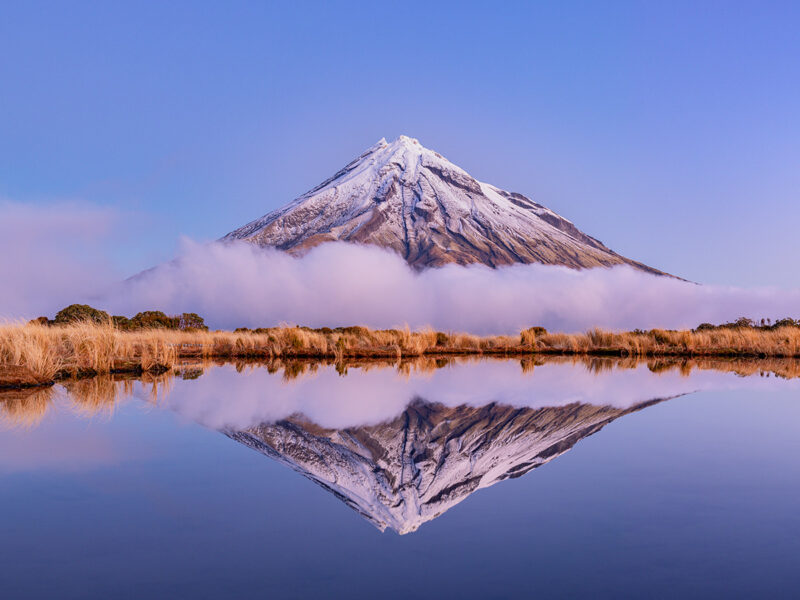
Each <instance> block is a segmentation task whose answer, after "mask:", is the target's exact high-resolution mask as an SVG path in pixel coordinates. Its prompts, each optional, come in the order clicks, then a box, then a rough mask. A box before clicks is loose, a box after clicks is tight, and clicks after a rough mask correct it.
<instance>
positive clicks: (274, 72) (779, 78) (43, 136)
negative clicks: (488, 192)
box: [0, 2, 800, 287]
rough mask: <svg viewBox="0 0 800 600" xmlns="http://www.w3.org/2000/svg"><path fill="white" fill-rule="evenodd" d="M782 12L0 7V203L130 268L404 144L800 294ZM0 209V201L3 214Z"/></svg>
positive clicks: (706, 7) (676, 260)
mask: <svg viewBox="0 0 800 600" xmlns="http://www.w3.org/2000/svg"><path fill="white" fill-rule="evenodd" d="M798 23H800V5H798V4H796V3H785V4H784V3H778V2H772V3H755V2H753V3H742V2H685V3H684V2H669V3H666V2H664V3H655V2H630V3H627V2H625V3H623V2H610V3H600V2H596V3H589V2H547V3H545V2H542V3H532V2H525V3H513V2H505V3H502V4H493V3H483V2H481V3H465V2H458V3H421V2H420V3H377V2H363V3H356V2H336V3H334V2H329V3H322V2H291V3H289V2H287V3H264V2H253V3H234V2H226V3H219V2H218V3H201V2H191V3H179V2H172V3H144V2H137V3H129V4H124V3H119V2H116V3H102V2H80V3H66V2H54V3H39V2H24V3H23V2H18V3H5V4H4V5H3V6H2V8H0V198H2V199H5V200H6V201H10V202H14V203H17V204H20V203H21V204H25V205H28V206H31V207H37V206H38V207H43V209H44V210H48V209H49V208H50V207H52V206H54V205H59V204H63V203H78V204H81V205H89V206H96V207H98V208H99V209H102V210H105V211H108V210H112V211H115V212H116V213H118V214H119V215H120V217H119V219H120V221H121V223H122V224H123V225H124V227H123V228H122V229H123V230H122V232H121V233H118V234H115V235H113V236H112V237H111V239H107V240H105V242H104V244H105V245H104V246H103V252H107V253H108V255H109V256H111V257H113V260H114V261H115V262H116V264H117V265H118V268H119V269H120V272H124V273H125V274H130V273H131V272H135V271H137V270H139V269H142V268H146V267H148V266H151V265H152V264H153V263H154V262H158V261H163V260H166V259H168V258H170V257H171V256H172V255H173V253H174V252H175V251H176V249H177V247H178V239H179V237H180V236H181V235H185V236H189V237H191V238H193V239H197V240H209V239H215V238H217V237H220V236H221V235H223V234H225V233H227V232H228V231H230V230H231V229H234V228H235V227H238V226H240V225H242V224H244V223H245V222H247V221H249V220H251V219H253V218H255V217H258V216H260V215H262V214H264V213H266V212H268V211H269V210H271V209H273V208H276V207H278V206H280V205H282V204H285V203H286V202H288V201H289V200H291V199H292V198H294V197H296V196H297V195H299V194H300V193H302V192H304V191H306V190H307V189H309V188H311V187H313V186H314V185H315V184H316V183H318V182H319V181H321V180H322V179H324V178H325V177H327V176H328V175H330V174H332V173H333V172H334V171H336V170H337V169H338V168H340V167H341V166H343V165H344V164H345V163H346V162H348V161H349V160H350V159H351V158H352V157H354V156H355V155H357V154H358V153H359V152H361V151H362V150H363V149H364V148H366V147H368V146H369V145H371V144H373V143H374V142H375V141H377V140H378V139H379V138H381V137H387V138H390V139H391V138H394V137H396V136H397V135H400V134H407V135H410V136H413V137H416V138H419V139H420V141H421V142H422V143H423V144H424V145H426V146H428V147H431V148H433V149H435V150H437V151H439V152H441V153H442V154H444V155H445V156H446V157H448V158H449V159H450V160H452V161H453V162H455V163H456V164H458V165H460V166H462V167H463V168H465V169H466V170H467V171H469V172H470V173H471V174H473V175H474V176H475V177H477V178H478V179H481V180H483V181H488V182H491V183H493V184H495V185H498V186H500V187H503V188H505V189H510V190H513V191H519V192H521V193H524V194H526V195H528V196H531V197H533V198H534V199H536V200H537V201H539V202H541V203H543V204H545V205H547V206H549V207H551V208H553V209H554V210H556V211H558V212H560V213H561V214H563V215H564V216H566V217H567V218H569V219H571V220H573V221H574V222H575V223H576V224H577V225H578V226H579V227H581V228H582V229H583V230H585V231H586V232H588V233H590V234H591V235H594V236H595V237H598V238H599V239H601V240H603V241H604V242H605V243H606V244H607V245H609V246H610V247H612V248H613V249H615V250H617V251H619V252H621V253H623V254H625V255H627V256H630V257H632V258H635V259H638V260H641V261H644V262H646V263H648V264H651V265H654V266H656V267H659V268H662V269H664V270H667V271H670V272H672V273H676V274H679V275H681V276H683V277H686V278H689V279H692V280H695V281H701V282H708V283H720V284H733V285H778V286H784V287H798V284H799V283H800V282H798V276H797V274H798V269H797V267H796V265H795V263H796V260H797V258H796V257H797V255H798V250H800V242H798V237H797V232H798V231H800V203H798V202H797V200H798V198H797V196H798V190H800V169H798V166H799V165H800V111H798V106H800V60H798V57H800V35H798V34H797V24H798ZM0 218H2V214H0Z"/></svg>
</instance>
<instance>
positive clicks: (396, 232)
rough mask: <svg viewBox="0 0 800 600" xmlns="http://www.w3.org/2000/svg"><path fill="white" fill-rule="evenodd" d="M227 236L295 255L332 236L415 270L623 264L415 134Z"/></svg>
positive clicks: (377, 148)
mask: <svg viewBox="0 0 800 600" xmlns="http://www.w3.org/2000/svg"><path fill="white" fill-rule="evenodd" d="M222 239H223V240H245V241H247V242H251V243H253V244H257V245H259V246H270V247H274V248H278V249H280V250H285V251H287V252H289V253H292V254H302V253H303V252H305V251H307V250H308V249H310V248H312V247H314V246H317V245H319V244H322V243H324V242H328V241H336V240H341V241H348V242H355V243H362V244H372V245H375V246H380V247H383V248H391V249H392V250H394V251H395V252H397V253H398V254H400V255H401V256H402V257H403V258H404V259H405V260H406V261H407V262H408V263H409V264H410V265H411V266H412V267H415V268H418V269H420V268H424V267H438V266H442V265H445V264H448V263H456V264H460V265H468V264H473V263H482V264H485V265H489V266H492V267H497V266H500V265H509V264H514V263H542V264H548V265H564V266H567V267H572V268H576V269H580V268H586V267H610V266H614V265H621V264H627V265H630V266H632V267H635V268H637V269H640V270H642V271H647V272H649V273H654V274H659V275H663V273H662V272H661V271H658V270H656V269H653V268H651V267H648V266H646V265H643V264H642V263H639V262H636V261H633V260H631V259H628V258H625V257H624V256H620V255H619V254H617V253H616V252H614V251H612V250H610V249H609V248H607V247H606V246H604V245H603V244H602V243H601V242H600V241H598V240H596V239H594V238H593V237H590V236H588V235H586V234H585V233H583V232H582V231H580V230H579V229H578V228H577V227H575V225H573V224H572V223H571V222H570V221H568V220H567V219H565V218H563V217H561V216H560V215H558V214H556V213H555V212H553V211H552V210H550V209H549V208H546V207H544V206H542V205H541V204H538V203H537V202H534V201H532V200H530V199H529V198H526V197H525V196H523V195H522V194H517V193H513V192H506V191H504V190H501V189H500V188H497V187H494V186H493V185H489V184H488V183H482V182H480V181H477V180H476V179H474V178H473V177H471V176H470V175H469V174H468V173H467V172H466V171H464V170H463V169H461V168H459V167H457V166H456V165H454V164H453V163H451V162H450V161H449V160H447V159H446V158H444V157H443V156H442V155H441V154H439V153H438V152H434V151H433V150H428V149H427V148H425V147H423V146H422V145H421V144H420V143H419V141H417V140H415V139H413V138H409V137H406V136H400V137H399V138H397V139H396V140H395V141H393V142H391V143H389V142H387V141H386V140H385V139H382V140H380V141H379V142H378V143H377V144H375V145H374V146H372V147H371V148H369V149H368V150H367V151H366V152H364V153H363V154H361V156H359V157H358V158H356V159H355V160H354V161H352V162H351V163H350V164H348V165H347V166H346V167H344V168H343V169H342V170H341V171H339V172H338V173H336V174H335V175H334V176H333V177H331V178H330V179H328V180H326V181H324V182H322V183H321V184H319V185H318V186H317V187H315V188H314V189H312V190H310V191H309V192H306V193H305V194H303V195H302V196H300V197H299V198H297V199H296V200H294V201H292V202H290V203H289V204H287V205H286V206H285V207H283V208H280V209H278V210H275V211H273V212H271V213H269V214H267V215H265V216H263V217H261V218H260V219H257V220H255V221H253V222H251V223H249V224H247V225H245V226H244V227H241V228H239V229H237V230H235V231H232V232H231V233H229V234H228V235H226V236H225V237H224V238H222Z"/></svg>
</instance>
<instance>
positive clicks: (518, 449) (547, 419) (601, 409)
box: [227, 400, 660, 534]
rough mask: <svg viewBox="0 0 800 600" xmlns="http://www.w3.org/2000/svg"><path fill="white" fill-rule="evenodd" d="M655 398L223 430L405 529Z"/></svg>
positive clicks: (424, 408)
mask: <svg viewBox="0 0 800 600" xmlns="http://www.w3.org/2000/svg"><path fill="white" fill-rule="evenodd" d="M659 401H660V400H653V401H649V402H643V403H641V404H638V405H636V406H634V407H632V408H628V409H622V408H614V407H611V406H592V405H588V404H577V403H576V404H571V405H568V406H561V407H553V408H540V409H532V408H513V407H510V406H503V405H498V404H489V405H486V406H482V407H470V406H460V407H455V408H449V407H446V406H444V405H442V404H438V403H429V402H425V401H422V400H418V401H416V402H414V403H413V404H411V405H410V406H409V407H408V408H407V409H406V410H405V411H404V412H403V413H402V414H401V415H400V416H398V417H397V418H395V419H393V420H391V421H388V422H385V423H381V424H378V425H369V426H362V427H350V428H347V429H341V430H337V429H325V428H322V427H319V426H318V425H315V424H314V423H311V422H309V421H307V420H304V419H303V418H302V417H297V418H291V419H287V420H284V421H279V422H277V423H274V424H263V425H259V426H256V427H253V428H250V429H248V430H246V431H230V432H227V435H228V436H229V437H231V438H233V439H234V440H236V441H238V442H241V443H242V444H245V445H246V446H249V447H251V448H253V449H255V450H258V451H259V452H261V453H263V454H265V455H267V456H269V457H271V458H273V459H275V460H277V461H279V462H281V463H283V464H285V465H287V466H289V467H291V468H292V469H294V470H295V471H298V472H299V473H301V474H303V475H305V476H306V477H308V478H309V479H311V480H312V481H314V482H315V483H317V484H319V485H320V486H322V487H323V488H325V489H326V490H328V491H330V492H332V493H333V494H334V495H335V496H336V497H337V498H339V499H340V500H342V501H343V502H345V503H346V504H347V505H348V506H350V507H351V508H353V509H354V510H356V511H357V512H358V513H359V514H361V515H362V516H363V517H364V518H366V519H368V520H369V521H370V522H372V523H373V524H374V525H375V526H376V527H378V528H379V529H380V530H381V531H383V530H385V529H386V528H387V527H388V528H391V529H394V530H395V531H397V532H398V533H401V534H402V533H409V532H411V531H415V530H416V529H417V528H419V526H420V525H422V524H423V523H425V522H426V521H429V520H431V519H434V518H436V517H438V516H439V515H441V514H442V513H444V512H445V511H447V510H448V509H450V508H452V507H453V506H455V505H456V504H458V503H459V502H461V501H462V500H464V499H465V498H467V497H468V496H469V495H470V494H472V493H473V492H475V491H477V490H479V489H481V488H485V487H488V486H490V485H494V484H495V483H498V482H500V481H503V480H505V479H510V478H514V477H519V476H521V475H524V474H525V473H527V472H529V471H530V470H532V469H535V468H536V467H539V466H541V465H543V464H545V463H547V462H549V461H551V460H552V459H554V458H556V457H557V456H560V455H561V454H563V453H564V452H566V451H568V450H569V449H570V448H572V447H573V446H574V445H575V444H576V443H577V442H579V441H580V440H582V439H583V438H585V437H587V436H589V435H591V434H593V433H595V432H597V431H599V430H600V429H601V428H602V427H603V426H605V425H606V424H608V423H610V422H611V421H613V420H615V419H616V418H618V417H620V416H622V415H625V414H628V413H630V412H634V411H636V410H640V409H642V408H644V407H646V406H650V405H652V404H654V403H656V402H659Z"/></svg>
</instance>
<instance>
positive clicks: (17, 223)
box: [0, 200, 117, 318]
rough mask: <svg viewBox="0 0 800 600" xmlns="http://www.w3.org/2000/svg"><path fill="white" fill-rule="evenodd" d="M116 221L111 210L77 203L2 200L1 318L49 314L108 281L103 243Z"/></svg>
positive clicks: (90, 292)
mask: <svg viewBox="0 0 800 600" xmlns="http://www.w3.org/2000/svg"><path fill="white" fill-rule="evenodd" d="M116 221H117V214H116V213H115V212H114V211H113V210H111V209H104V208H100V207H96V206H92V205H89V204H83V203H78V202H75V203H63V202H62V203H56V204H48V205H31V204H23V203H18V202H11V201H8V200H0V256H2V258H0V317H4V318H19V317H24V318H32V317H35V316H38V315H41V314H50V315H51V316H52V311H53V310H57V309H58V308H61V307H63V306H64V305H66V304H70V303H72V302H74V301H75V299H76V298H82V297H86V296H87V295H91V294H92V293H96V292H98V291H99V290H100V289H102V287H103V286H106V285H107V284H108V282H109V281H110V280H111V278H112V277H113V269H112V266H111V265H110V264H109V262H108V261H106V260H105V258H104V256H105V252H104V248H105V245H104V243H105V241H106V239H107V238H108V237H109V235H110V233H111V232H112V231H113V229H114V226H115V224H116Z"/></svg>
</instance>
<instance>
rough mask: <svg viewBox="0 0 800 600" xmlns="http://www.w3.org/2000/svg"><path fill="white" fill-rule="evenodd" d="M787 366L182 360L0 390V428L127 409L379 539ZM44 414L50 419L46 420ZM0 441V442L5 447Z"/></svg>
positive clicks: (778, 376) (778, 381) (795, 370)
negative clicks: (252, 464) (207, 440)
mask: <svg viewBox="0 0 800 600" xmlns="http://www.w3.org/2000/svg"><path fill="white" fill-rule="evenodd" d="M798 376H800V361H797V360H791V359H771V360H719V359H714V360H683V359H682V360H669V359H659V360H649V361H637V360H618V359H610V358H585V357H573V358H565V357H557V358H542V357H535V358H524V359H522V360H519V359H474V358H458V357H452V358H445V359H443V358H437V359H431V358H422V359H417V360H409V361H401V362H395V363H387V362H376V361H350V362H344V363H342V362H338V363H337V362H324V361H323V362H315V361H286V362H281V361H273V362H269V363H258V362H238V363H215V362H203V363H186V364H184V365H183V366H182V367H181V368H180V369H177V370H176V371H174V372H171V373H167V374H163V375H159V376H157V377H155V376H147V375H146V376H143V377H139V378H134V377H130V376H124V375H114V376H107V377H94V378H88V379H78V380H69V381H64V382H61V383H60V384H59V385H58V386H56V387H55V388H44V389H38V388H37V389H29V390H20V391H14V392H4V393H2V394H0V425H2V426H4V427H6V428H8V427H12V428H17V429H23V430H24V429H31V428H35V427H36V426H37V425H38V424H39V423H41V422H42V421H43V420H45V419H47V418H48V416H50V415H55V417H56V418H57V415H58V414H59V411H60V410H68V411H69V412H70V413H71V414H73V415H78V416H80V417H85V418H95V417H100V418H107V419H110V418H113V414H114V410H115V408H116V406H117V405H118V404H119V403H120V402H122V401H124V400H125V399H129V398H137V399H138V400H140V401H142V402H144V403H145V405H146V406H152V407H154V408H155V407H157V408H166V409H168V410H171V411H174V412H175V413H177V414H179V415H181V416H182V417H184V418H185V419H188V420H190V421H194V422H196V423H199V424H201V425H203V426H205V427H208V428H210V429H213V430H218V431H220V432H222V433H224V434H225V435H227V436H229V437H230V438H232V439H234V440H236V441H238V442H240V443H242V444H244V445H246V446H248V447H250V448H253V449H255V450H257V451H259V452H261V453H263V454H265V455H266V456H269V457H271V458H273V459H275V460H277V461H278V462H280V463H282V464H284V465H287V466H289V467H290V468H292V469H294V470H295V471H297V472H299V473H301V474H303V475H304V476H306V477H308V478H309V479H310V480H312V481H314V482H315V483H317V484H319V485H320V486H322V487H323V488H325V489H326V490H328V491H330V492H332V493H333V494H334V495H335V496H336V497H337V498H339V499H340V500H342V501H343V502H345V503H346V504H347V505H348V506H350V507H351V508H353V509H354V510H356V511H358V513H359V514H361V515H362V516H364V517H365V518H366V519H368V520H369V521H370V522H371V523H373V524H374V525H375V526H376V527H378V528H379V529H381V530H385V529H387V528H389V529H392V530H395V531H397V532H399V533H408V532H411V531H415V530H416V529H417V528H419V527H420V525H422V524H423V523H425V522H427V521H430V520H431V519H434V518H436V517H437V516H439V515H441V514H442V513H444V512H445V511H447V510H449V509H450V508H451V507H453V506H454V505H456V504H458V503H459V502H461V501H462V500H464V499H465V498H467V497H468V496H469V495H470V494H472V493H474V492H475V491H477V490H479V489H481V488H485V487H488V486H491V485H494V484H496V483H498V482H500V481H504V480H506V479H510V478H514V477H519V476H521V475H524V474H525V473H528V472H529V471H531V470H532V469H535V468H536V467H538V466H540V465H543V464H545V463H547V462H549V461H551V460H553V459H554V458H556V457H558V456H560V455H561V454H563V453H564V452H567V451H568V450H570V449H571V448H572V447H573V446H574V445H575V444H577V443H578V442H579V441H580V440H582V439H583V438H585V437H587V436H589V435H592V434H593V433H596V432H597V431H599V430H600V429H601V428H603V427H604V426H605V425H607V424H608V423H610V422H611V421H613V420H615V419H617V418H619V417H621V416H624V415H626V414H628V413H631V412H634V411H638V410H641V409H643V408H645V407H648V406H651V405H652V404H655V403H657V402H660V401H662V400H664V399H668V398H674V397H677V396H681V395H684V394H687V393H691V392H694V391H698V390H712V389H734V388H740V387H748V388H767V387H774V386H784V385H797V383H798V381H791V382H790V381H786V380H788V379H793V378H796V377H798ZM54 408H57V409H58V410H54ZM9 443H10V442H9Z"/></svg>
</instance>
